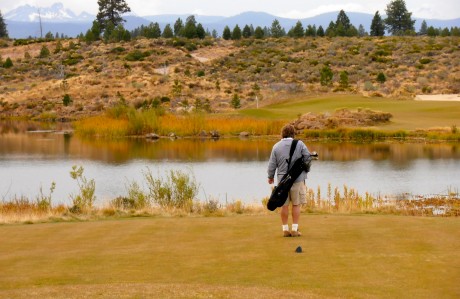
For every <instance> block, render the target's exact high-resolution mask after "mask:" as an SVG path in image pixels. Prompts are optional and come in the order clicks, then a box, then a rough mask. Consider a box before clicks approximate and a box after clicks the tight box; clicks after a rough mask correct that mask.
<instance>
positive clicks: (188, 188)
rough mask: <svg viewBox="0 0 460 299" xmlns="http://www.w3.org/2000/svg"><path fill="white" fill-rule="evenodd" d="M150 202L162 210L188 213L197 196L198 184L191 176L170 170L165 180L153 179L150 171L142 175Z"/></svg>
mask: <svg viewBox="0 0 460 299" xmlns="http://www.w3.org/2000/svg"><path fill="white" fill-rule="evenodd" d="M144 177H145V179H146V180H147V185H148V189H149V197H150V199H151V200H152V202H154V203H156V204H157V205H159V206H160V207H162V208H178V209H183V210H185V211H190V210H191V208H192V206H193V199H194V198H195V197H196V195H197V194H198V184H197V183H196V181H195V177H194V176H193V174H188V173H185V172H182V171H180V170H170V171H169V173H168V175H167V176H166V178H161V177H159V178H154V177H153V175H152V172H151V171H150V169H147V171H146V172H145V173H144Z"/></svg>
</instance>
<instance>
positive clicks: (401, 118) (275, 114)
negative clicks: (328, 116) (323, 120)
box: [240, 95, 460, 131]
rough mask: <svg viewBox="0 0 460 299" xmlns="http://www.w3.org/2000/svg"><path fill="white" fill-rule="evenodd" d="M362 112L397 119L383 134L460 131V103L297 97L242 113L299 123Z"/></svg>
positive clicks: (384, 127) (392, 120)
mask: <svg viewBox="0 0 460 299" xmlns="http://www.w3.org/2000/svg"><path fill="white" fill-rule="evenodd" d="M341 108H348V109H353V110H356V109H358V108H363V109H371V110H376V111H383V112H388V113H391V114H392V115H393V118H392V119H391V122H390V123H389V124H382V125H379V126H376V127H375V128H376V129H379V130H405V131H412V130H417V129H424V130H427V129H430V128H439V127H447V128H450V127H452V126H453V125H457V127H460V123H459V119H460V101H459V102H440V101H414V100H398V99H388V98H372V97H364V96H359V95H331V96H320V97H312V96H295V97H292V98H289V100H286V101H284V102H282V103H277V104H273V105H268V106H265V107H262V108H260V109H245V110H241V111H240V113H241V114H243V115H245V116H251V117H258V118H259V117H260V118H265V117H270V118H272V119H295V118H297V117H298V115H299V114H305V113H308V112H312V113H332V112H334V111H335V110H337V109H341Z"/></svg>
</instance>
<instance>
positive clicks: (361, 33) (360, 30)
mask: <svg viewBox="0 0 460 299" xmlns="http://www.w3.org/2000/svg"><path fill="white" fill-rule="evenodd" d="M366 35H367V32H366V29H364V26H363V24H359V28H358V36H360V37H363V36H366Z"/></svg>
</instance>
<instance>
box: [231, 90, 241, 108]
mask: <svg viewBox="0 0 460 299" xmlns="http://www.w3.org/2000/svg"><path fill="white" fill-rule="evenodd" d="M230 104H231V105H232V107H233V108H234V109H238V108H240V107H241V101H240V97H239V96H238V94H236V93H235V94H234V95H233V98H232V101H231V102H230Z"/></svg>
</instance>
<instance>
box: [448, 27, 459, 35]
mask: <svg viewBox="0 0 460 299" xmlns="http://www.w3.org/2000/svg"><path fill="white" fill-rule="evenodd" d="M450 35H451V36H460V28H458V27H457V26H455V27H450Z"/></svg>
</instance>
